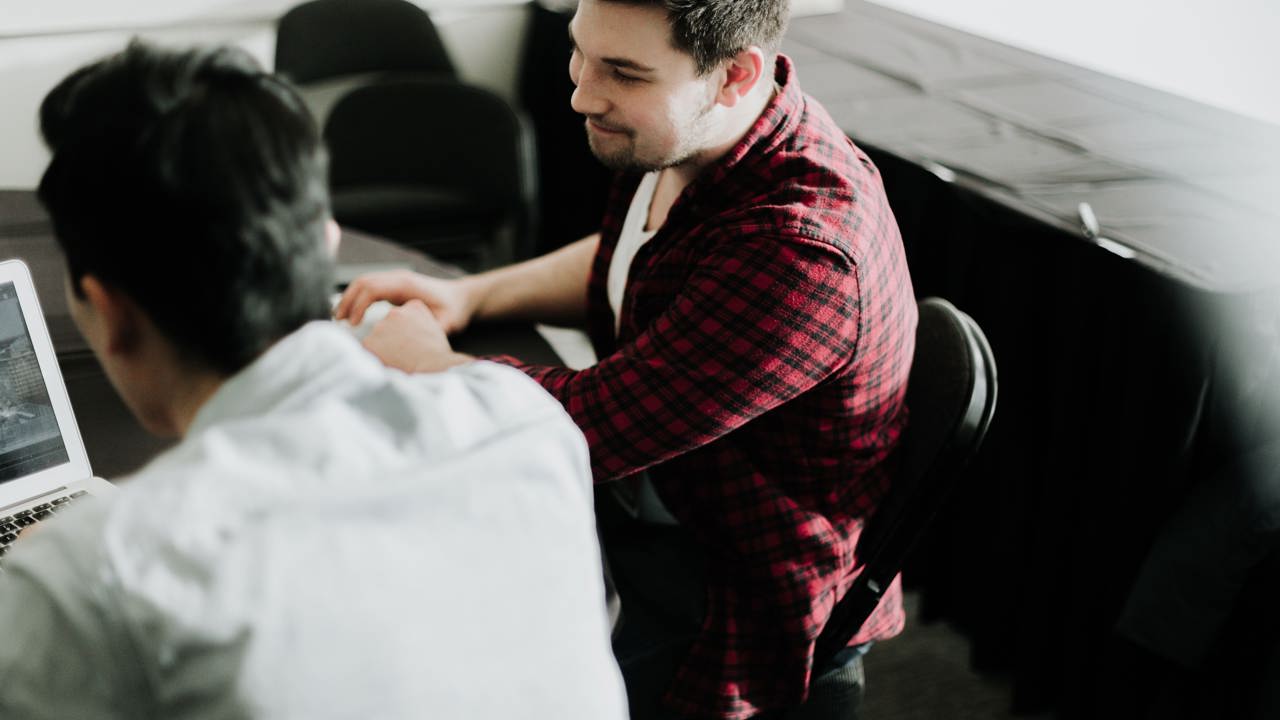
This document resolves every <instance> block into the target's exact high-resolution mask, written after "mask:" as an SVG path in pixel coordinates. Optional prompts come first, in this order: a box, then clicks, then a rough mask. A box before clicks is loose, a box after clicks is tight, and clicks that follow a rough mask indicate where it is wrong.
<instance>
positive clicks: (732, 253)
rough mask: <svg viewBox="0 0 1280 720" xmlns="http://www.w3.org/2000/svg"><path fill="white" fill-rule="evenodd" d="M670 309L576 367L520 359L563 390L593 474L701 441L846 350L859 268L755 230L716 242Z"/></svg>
mask: <svg viewBox="0 0 1280 720" xmlns="http://www.w3.org/2000/svg"><path fill="white" fill-rule="evenodd" d="M712 247H713V250H712V251H711V252H709V253H707V254H706V255H705V256H704V257H702V258H701V259H700V262H699V263H698V265H697V267H696V268H695V269H694V271H693V272H692V274H691V275H690V277H689V279H688V281H687V283H686V284H685V285H684V288H683V290H682V291H681V293H680V294H679V295H678V296H677V298H676V299H675V301H674V302H673V303H672V304H671V306H670V307H669V309H668V310H667V311H666V312H664V313H663V314H661V315H660V316H658V317H657V319H656V320H655V321H654V322H653V323H652V324H651V325H650V326H649V328H648V329H647V330H646V331H645V332H643V333H641V334H639V335H638V336H636V337H635V338H634V339H633V340H632V341H631V342H629V343H626V344H624V345H623V346H622V347H620V348H619V349H618V351H617V352H615V353H614V354H613V355H611V356H609V357H606V358H603V359H602V360H601V361H600V362H599V363H598V364H597V365H595V366H593V367H591V368H587V369H585V370H581V371H573V370H567V369H564V368H552V367H539V366H529V365H525V364H524V363H521V362H520V361H518V360H516V359H514V358H499V360H501V361H503V362H506V363H508V364H511V365H515V366H517V367H520V368H521V369H523V370H524V371H525V372H527V373H528V374H529V375H531V376H532V377H533V378H534V379H535V380H537V381H538V382H539V383H541V384H542V385H543V387H545V388H546V389H547V391H548V392H550V393H551V394H552V395H553V396H555V397H556V398H557V399H559V400H560V401H561V402H562V403H563V404H564V406H565V408H566V409H567V410H568V412H569V414H570V415H571V416H573V418H574V420H575V421H576V422H577V423H578V425H579V427H581V428H582V430H583V433H584V434H585V435H586V437H587V442H588V444H589V445H590V447H591V462H592V468H593V470H594V472H595V478H596V481H597V482H602V481H606V480H611V479H615V478H619V477H624V476H627V475H630V474H632V473H635V472H637V471H639V470H643V469H644V468H646V467H648V466H651V465H656V464H659V463H662V462H663V461H665V460H668V459H670V458H672V457H675V456H678V455H680V454H682V453H685V452H687V451H689V450H691V449H694V448H697V447H701V446H703V445H706V444H707V443H709V442H711V441H713V440H715V439H716V438H718V437H720V436H722V435H724V434H726V433H728V432H730V431H732V430H734V429H735V428H737V427H740V426H741V425H743V424H744V423H746V422H748V421H749V420H751V419H752V418H755V417H757V416H759V415H760V414H762V413H764V412H766V411H768V410H770V409H772V408H775V407H777V406H779V405H781V404H783V403H785V402H787V401H788V400H790V399H792V398H794V397H796V396H797V395H799V394H801V393H803V392H805V391H806V390H808V389H809V388H811V387H813V386H814V385H815V384H817V383H819V382H821V381H822V380H823V379H824V378H826V377H827V376H829V375H830V374H831V373H832V372H834V371H835V370H837V369H838V368H839V367H840V366H841V365H842V364H844V363H846V362H847V361H848V360H849V358H851V357H852V355H853V350H854V348H853V347H852V346H853V344H854V343H855V342H856V339H857V337H858V333H857V326H858V318H857V315H856V312H855V310H854V306H853V303H852V301H851V299H853V298H857V297H858V293H857V279H856V273H854V272H851V271H850V269H849V265H850V261H849V260H848V258H846V257H844V256H842V255H840V254H839V253H838V252H835V251H834V250H833V249H832V248H831V247H830V246H827V245H823V244H820V243H817V242H808V241H806V240H803V239H799V240H797V239H795V238H789V239H786V240H783V239H780V238H778V237H777V235H776V234H765V233H764V232H757V233H756V234H752V235H748V236H737V237H735V238H734V240H733V242H721V243H717V244H713V245H712Z"/></svg>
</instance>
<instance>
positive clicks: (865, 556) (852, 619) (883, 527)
mask: <svg viewBox="0 0 1280 720" xmlns="http://www.w3.org/2000/svg"><path fill="white" fill-rule="evenodd" d="M919 308H920V320H919V324H918V326H917V328H916V349H915V357H914V360H913V363H912V366H911V374H910V376H909V378H908V380H907V410H908V412H909V413H910V415H909V419H908V422H907V427H906V430H905V432H904V434H903V437H902V442H901V444H900V445H899V447H898V451H897V462H898V463H899V465H898V468H897V474H896V475H895V476H894V481H893V486H892V487H891V489H890V490H889V494H888V495H887V496H886V497H885V498H884V499H883V500H882V501H881V503H880V506H879V508H877V510H876V512H875V513H874V514H873V515H872V517H871V519H870V521H869V522H868V523H867V526H866V527H865V529H864V531H863V533H862V536H861V538H860V539H859V541H858V558H859V560H860V562H861V563H862V565H863V570H862V574H861V575H859V576H858V579H857V580H856V581H855V582H854V584H853V585H852V586H851V587H850V588H849V591H848V592H847V593H845V596H844V597H843V598H842V599H841V600H840V602H839V603H837V604H836V607H835V609H834V611H833V612H832V615H831V618H830V620H828V621H827V625H826V627H825V628H824V629H823V631H822V634H821V635H819V637H818V641H817V648H816V650H815V655H814V667H815V668H819V667H822V666H823V665H824V664H825V663H827V662H828V661H829V660H830V659H831V658H832V657H833V656H834V655H835V654H836V653H837V652H839V651H840V650H841V649H842V648H844V647H845V645H846V644H848V642H849V640H850V639H852V638H853V636H854V635H855V634H856V633H857V632H858V629H859V628H861V627H862V623H863V622H865V621H866V619H867V617H868V616H870V615H871V613H872V611H874V610H875V608H876V605H877V604H879V602H880V598H881V596H882V595H883V593H884V591H885V589H886V588H888V587H889V584H890V583H891V582H892V581H893V578H894V577H895V576H896V575H897V574H898V573H899V572H901V570H902V566H903V564H904V563H905V561H906V558H907V554H908V553H909V552H910V550H911V548H912V547H913V546H914V545H915V542H916V540H918V539H919V538H920V536H921V535H923V533H924V530H925V528H926V527H927V526H928V524H929V522H930V521H931V520H932V519H933V517H934V516H935V515H936V514H937V511H938V509H939V508H940V507H942V505H943V503H944V502H945V501H946V500H947V499H948V498H949V497H950V495H951V490H952V487H953V481H954V480H955V479H956V478H957V477H959V475H960V472H959V471H960V470H961V469H963V467H964V466H965V465H966V464H968V462H969V461H970V460H971V459H972V458H973V456H974V454H976V452H977V450H978V447H979V446H980V445H981V444H982V440H983V437H984V436H985V435H986V432H987V428H988V427H989V426H990V425H991V418H992V415H993V414H994V413H995V407H996V364H995V359H994V357H993V356H992V354H991V347H990V345H988V343H987V339H986V336H984V335H983V333H982V329H981V328H979V327H978V325H977V323H975V322H974V321H973V319H972V318H970V317H969V316H968V315H966V314H964V313H963V312H961V311H960V310H958V309H956V307H955V306H954V305H952V304H951V303H949V302H947V301H946V300H943V299H941V298H926V299H924V300H921V301H920V302H919Z"/></svg>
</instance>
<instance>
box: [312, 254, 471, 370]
mask: <svg viewBox="0 0 1280 720" xmlns="http://www.w3.org/2000/svg"><path fill="white" fill-rule="evenodd" d="M379 300H386V301H387V302H389V303H391V304H392V305H393V306H394V307H392V308H391V309H390V310H389V311H388V312H387V315H386V317H384V318H383V319H382V320H381V321H379V322H378V324H377V325H375V326H374V327H373V330H371V331H370V332H369V334H368V335H366V336H365V338H364V340H363V343H364V346H365V348H367V349H368V350H369V351H370V352H372V353H373V354H374V355H376V356H377V357H378V359H380V360H381V361H382V362H383V364H385V365H387V366H388V367H393V368H398V369H400V370H403V371H405V372H410V373H419V372H438V371H440V370H445V369H447V368H450V367H453V366H454V365H461V364H462V363H465V362H468V361H470V360H471V359H472V358H471V357H470V356H469V355H464V354H462V353H457V352H454V350H453V347H452V346H451V345H450V344H449V337H448V336H449V335H451V334H453V333H456V332H459V331H461V330H462V329H464V328H465V327H466V326H467V324H468V323H470V321H471V316H472V314H473V313H474V312H475V302H474V301H473V300H472V299H471V298H470V296H469V293H468V292H467V286H466V282H465V280H441V279H439V278H431V277H427V276H425V275H420V274H418V273H415V272H410V271H408V270H391V271H387V272H379V273H370V274H368V275H363V276H361V277H358V278H356V279H355V280H354V281H352V283H351V284H350V285H348V286H347V289H346V291H345V292H343V294H342V298H341V299H340V300H339V301H338V304H337V305H336V306H335V307H334V309H333V317H334V319H335V320H346V321H347V322H349V323H351V324H352V325H359V324H360V322H361V321H362V320H363V319H364V314H365V311H366V310H368V309H369V306H370V305H372V304H373V303H375V302H377V301H379Z"/></svg>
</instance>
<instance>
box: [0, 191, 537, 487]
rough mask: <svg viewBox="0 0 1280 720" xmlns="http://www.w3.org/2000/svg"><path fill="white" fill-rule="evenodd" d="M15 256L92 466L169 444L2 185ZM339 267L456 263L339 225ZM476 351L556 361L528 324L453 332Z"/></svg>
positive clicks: (3, 249)
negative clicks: (123, 391) (118, 379)
mask: <svg viewBox="0 0 1280 720" xmlns="http://www.w3.org/2000/svg"><path fill="white" fill-rule="evenodd" d="M7 258H21V259H23V260H24V261H26V263H27V265H28V266H29V267H30V268H31V275H32V277H33V279H34V281H35V285H36V294H37V295H38V296H39V299H40V306H41V309H42V310H43V312H44V315H45V320H46V323H47V325H48V327H49V334H50V336H51V338H52V340H53V345H54V350H55V351H56V352H57V354H58V363H59V365H60V366H61V368H62V374H63V379H64V380H65V382H66V384H67V392H68V394H69V395H70V396H71V405H72V408H73V409H74V410H75V413H76V420H77V423H78V424H79V426H80V432H81V435H82V436H83V438H84V442H85V448H86V450H87V451H88V453H89V461H90V463H91V464H92V466H93V469H94V472H95V473H97V474H98V475H100V476H102V477H106V478H108V479H110V478H115V477H119V476H121V475H124V474H126V473H128V472H130V471H132V470H134V469H136V468H138V467H139V466H141V465H142V464H143V463H145V462H146V461H147V460H149V459H150V458H151V457H153V456H154V455H155V454H156V453H157V452H159V451H160V450H162V449H163V448H165V447H167V446H168V444H169V443H168V442H167V441H164V440H160V439H157V438H153V437H151V436H149V435H148V434H147V433H146V432H145V431H143V429H142V428H141V427H140V426H139V425H138V423H137V421H136V420H134V418H133V416H132V415H131V414H130V413H129V411H128V410H127V409H126V408H125V407H124V404H123V403H122V402H121V401H120V398H119V396H117V395H116V393H115V390H114V389H112V388H111V386H110V383H109V382H108V381H107V379H106V377H105V376H104V375H103V373H102V369H101V367H100V366H99V365H98V363H97V360H96V359H95V358H94V357H93V355H92V353H90V352H89V349H88V347H87V346H86V345H85V343H84V340H83V338H81V337H80V334H79V332H77V331H76V329H75V325H74V324H73V323H72V321H71V317H70V315H69V313H68V310H67V304H66V299H65V297H64V295H63V276H64V274H65V266H64V264H63V260H62V255H61V253H60V252H59V251H58V248H57V245H56V242H55V241H54V239H53V236H52V231H51V229H50V227H49V221H48V217H47V216H46V215H45V213H44V211H43V209H42V208H41V207H40V205H39V203H38V202H37V201H36V199H35V195H34V193H32V192H31V191H29V190H0V259H7ZM338 263H339V266H340V268H341V267H347V268H356V269H359V268H360V266H365V265H368V266H378V265H388V264H393V265H399V266H407V267H410V268H412V269H414V270H416V271H418V272H423V273H427V274H430V275H436V276H450V275H455V274H457V271H456V270H455V269H454V268H451V267H449V266H447V265H442V264H440V263H437V262H435V261H433V260H431V259H430V258H427V257H425V256H423V255H421V254H419V253H415V252H412V251H410V250H406V249H403V248H400V247H398V246H396V245H393V244H391V243H388V242H385V241H382V240H378V239H376V238H373V237H370V236H368V235H364V234H361V233H355V232H346V231H344V232H343V236H342V243H341V245H340V246H339V250H338ZM454 345H455V346H456V347H457V348H458V349H459V350H461V351H463V352H467V353H471V354H475V355H490V354H499V353H502V354H512V355H516V356H519V357H521V358H523V359H525V360H528V361H530V362H535V363H542V364H559V362H560V360H559V358H558V356H557V355H556V353H555V351H554V350H552V348H551V346H550V345H548V344H547V342H546V341H545V340H544V339H543V338H542V336H540V335H539V334H538V333H537V332H536V331H535V330H534V329H533V328H532V327H531V326H528V325H518V324H512V325H489V326H477V327H475V328H472V329H470V330H468V332H466V333H465V334H464V335H462V336H459V337H457V338H455V339H454Z"/></svg>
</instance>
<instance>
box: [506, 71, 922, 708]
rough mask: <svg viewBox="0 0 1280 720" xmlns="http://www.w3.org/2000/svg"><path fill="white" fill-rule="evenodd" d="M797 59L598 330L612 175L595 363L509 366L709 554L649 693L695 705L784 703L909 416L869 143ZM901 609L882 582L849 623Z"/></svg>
mask: <svg viewBox="0 0 1280 720" xmlns="http://www.w3.org/2000/svg"><path fill="white" fill-rule="evenodd" d="M792 76H793V70H792V66H791V62H790V60H789V59H787V58H786V57H779V59H778V69H777V80H778V83H779V85H780V86H781V90H780V92H778V94H777V96H776V97H775V98H774V100H773V101H772V102H771V103H770V104H769V106H768V107H767V108H766V110H765V111H764V114H763V115H762V116H761V117H760V119H759V121H757V122H756V124H755V126H754V127H753V128H752V129H751V131H750V132H749V134H748V135H747V136H746V137H745V138H744V139H743V140H742V142H741V143H739V144H738V146H737V147H735V148H734V149H733V150H732V151H730V152H729V153H728V154H727V155H726V156H725V157H724V158H723V159H721V160H720V161H719V162H718V163H717V164H716V165H714V166H712V167H710V168H708V169H707V170H706V171H704V173H703V174H702V176H700V177H699V178H698V179H697V180H696V181H695V182H694V183H692V184H691V185H690V186H689V187H688V188H686V189H685V191H684V193H683V194H682V195H681V197H680V198H679V199H678V200H677V201H676V203H675V205H674V206H673V207H672V208H671V211H670V214H669V215H668V216H667V219H666V222H665V223H664V224H663V225H662V227H661V228H660V229H659V230H658V232H657V234H656V235H654V237H653V238H652V239H651V240H650V241H649V242H647V243H646V244H645V245H644V246H643V247H642V248H641V249H640V252H639V253H638V254H637V255H636V258H635V261H634V264H633V266H632V268H631V273H630V276H629V282H628V284H627V290H626V297H625V299H624V301H623V304H622V308H621V314H622V318H621V326H620V330H619V331H618V334H617V337H616V338H615V336H614V318H613V313H612V310H611V309H610V307H609V302H608V300H607V299H606V295H605V279H606V277H607V276H608V271H609V263H610V261H611V260H612V258H613V252H614V248H615V247H616V245H617V242H618V235H619V232H620V230H621V227H622V222H623V219H624V217H625V215H626V212H627V209H628V207H629V204H630V201H631V197H632V195H633V194H634V192H635V189H636V186H637V185H638V183H639V179H640V178H639V177H638V176H635V175H631V176H622V177H620V178H619V179H618V181H617V183H616V184H615V187H614V190H613V193H612V197H611V199H610V204H609V210H608V213H607V215H606V216H605V220H604V225H603V234H602V240H601V243H600V251H599V254H598V255H597V256H596V258H595V264H594V266H593V268H592V272H591V279H590V287H589V297H588V326H589V327H588V330H589V332H590V334H591V337H592V341H593V343H594V344H595V348H596V352H597V354H598V356H599V357H600V358H601V360H600V362H599V363H598V364H597V365H595V366H594V367H591V368H588V369H586V370H582V371H572V370H567V369H564V368H551V367H530V366H523V369H524V370H525V371H526V372H528V373H529V374H530V375H531V376H533V377H534V378H535V379H536V380H538V381H539V382H540V383H542V385H543V386H544V387H545V388H546V389H547V390H548V391H550V393H551V394H552V395H554V396H555V397H557V398H559V399H560V401H561V402H562V403H564V406H565V408H567V409H568V411H569V413H570V414H571V415H572V416H573V417H574V419H575V420H577V422H578V425H579V426H580V427H581V428H582V430H583V432H584V434H585V435H586V437H587V441H588V443H589V445H590V447H591V461H592V465H593V468H594V470H595V477H596V480H597V481H606V480H613V479H615V478H621V477H625V476H627V475H631V474H632V473H635V472H637V471H639V470H642V469H646V468H647V469H648V470H649V475H650V477H651V478H652V481H653V484H654V487H655V488H656V489H657V491H658V494H659V495H660V496H661V497H662V500H663V502H664V503H665V504H666V505H667V507H668V508H669V509H670V510H671V512H672V514H674V515H675V516H676V518H677V519H679V521H680V523H681V524H682V525H684V526H685V527H687V528H688V529H689V530H691V531H692V532H693V534H694V535H695V536H696V537H697V538H698V540H699V542H701V543H702V544H703V546H704V547H705V549H706V551H707V554H708V560H709V566H710V578H709V585H710V587H709V591H708V611H707V617H706V620H705V623H704V625H703V629H702V633H701V635H700V636H699V637H698V639H697V640H696V641H695V643H694V646H693V649H692V651H691V653H690V655H689V657H688V659H687V661H686V662H685V664H684V666H683V668H682V669H681V671H680V672H679V674H678V676H677V678H676V680H675V682H674V684H673V685H672V687H671V688H670V689H669V691H668V693H667V697H666V701H667V704H668V705H669V706H670V707H671V708H672V709H674V710H676V711H678V712H680V713H682V714H684V715H687V716H690V717H700V718H745V717H749V716H751V715H753V714H755V713H756V712H759V711H762V710H765V709H769V708H775V707H780V706H784V705H788V704H792V703H796V702H798V701H800V699H801V698H802V696H803V694H804V693H805V689H806V687H807V685H808V681H809V675H810V670H811V664H812V654H813V642H814V639H815V638H816V637H817V636H818V633H819V632H820V631H821V630H822V627H823V625H824V623H825V622H826V619H827V617H828V615H829V614H830V612H831V608H832V606H833V605H834V603H835V601H836V599H837V598H838V597H840V596H842V595H843V592H844V590H845V589H846V588H847V587H848V585H849V584H850V583H851V581H852V579H853V577H854V576H855V575H856V574H857V570H858V563H857V562H856V561H855V559H854V553H853V551H854V545H855V543H856V542H857V538H858V533H859V531H860V529H861V525H862V520H863V519H864V518H865V517H867V515H868V514H869V513H870V512H871V511H872V509H873V508H874V507H875V505H876V503H877V501H878V500H879V499H880V497H881V496H882V495H883V494H884V492H885V490H886V486H887V485H888V482H889V476H888V473H887V471H886V469H885V463H884V461H885V458H886V456H888V455H889V452H890V451H891V450H892V449H893V448H894V446H895V444H896V443H897V441H898V437H899V435H900V433H901V431H902V427H903V424H904V422H905V420H906V414H905V411H904V408H903V394H904V392H905V390H906V382H907V372H908V370H909V369H910V365H911V356H912V351H913V348H914V341H915V323H916V304H915V298H914V295H913V292H912V288H911V280H910V277H909V276H908V273H907V264H906V258H905V255H904V253H903V248H902V240H901V237H900V235H899V233H898V226H897V223H896V221H895V220H894V217H893V213H892V212H891V211H890V209H889V204H888V202H887V200H886V199H885V194H884V189H883V186H882V185H881V181H880V178H879V174H878V172H877V171H876V169H875V167H874V166H873V165H872V164H871V161H870V160H869V159H868V158H867V157H866V155H864V154H863V153H862V151H861V150H859V149H858V148H856V147H855V146H854V145H853V144H852V143H851V142H850V141H849V140H848V139H847V138H846V137H845V135H844V133H842V132H841V131H840V129H839V128H838V127H837V126H836V124H835V123H834V121H832V119H831V118H830V116H829V115H828V114H827V113H826V111H825V110H824V109H823V108H822V107H821V106H819V105H818V104H817V103H816V102H815V101H814V100H813V99H811V98H809V97H807V96H806V95H804V94H803V93H802V92H801V90H800V88H799V87H798V85H797V84H796V82H795V80H794V79H793V77H792ZM506 360H507V361H508V362H514V361H512V360H510V359H506ZM515 364H517V366H519V363H515ZM902 624H903V614H902V605H901V594H900V590H899V587H898V584H897V583H895V584H894V586H893V587H892V588H891V590H890V591H889V593H888V595H887V597H886V598H885V600H884V601H883V602H882V603H881V605H880V607H879V608H878V609H877V610H876V612H875V614H874V615H872V616H871V618H870V620H869V621H868V622H867V623H866V625H865V626H864V627H863V629H862V631H861V632H860V633H859V634H858V636H857V637H856V638H854V641H853V642H854V643H861V642H865V641H868V640H873V639H879V638H886V637H891V636H893V635H895V634H897V633H898V632H899V631H900V630H901V628H902Z"/></svg>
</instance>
